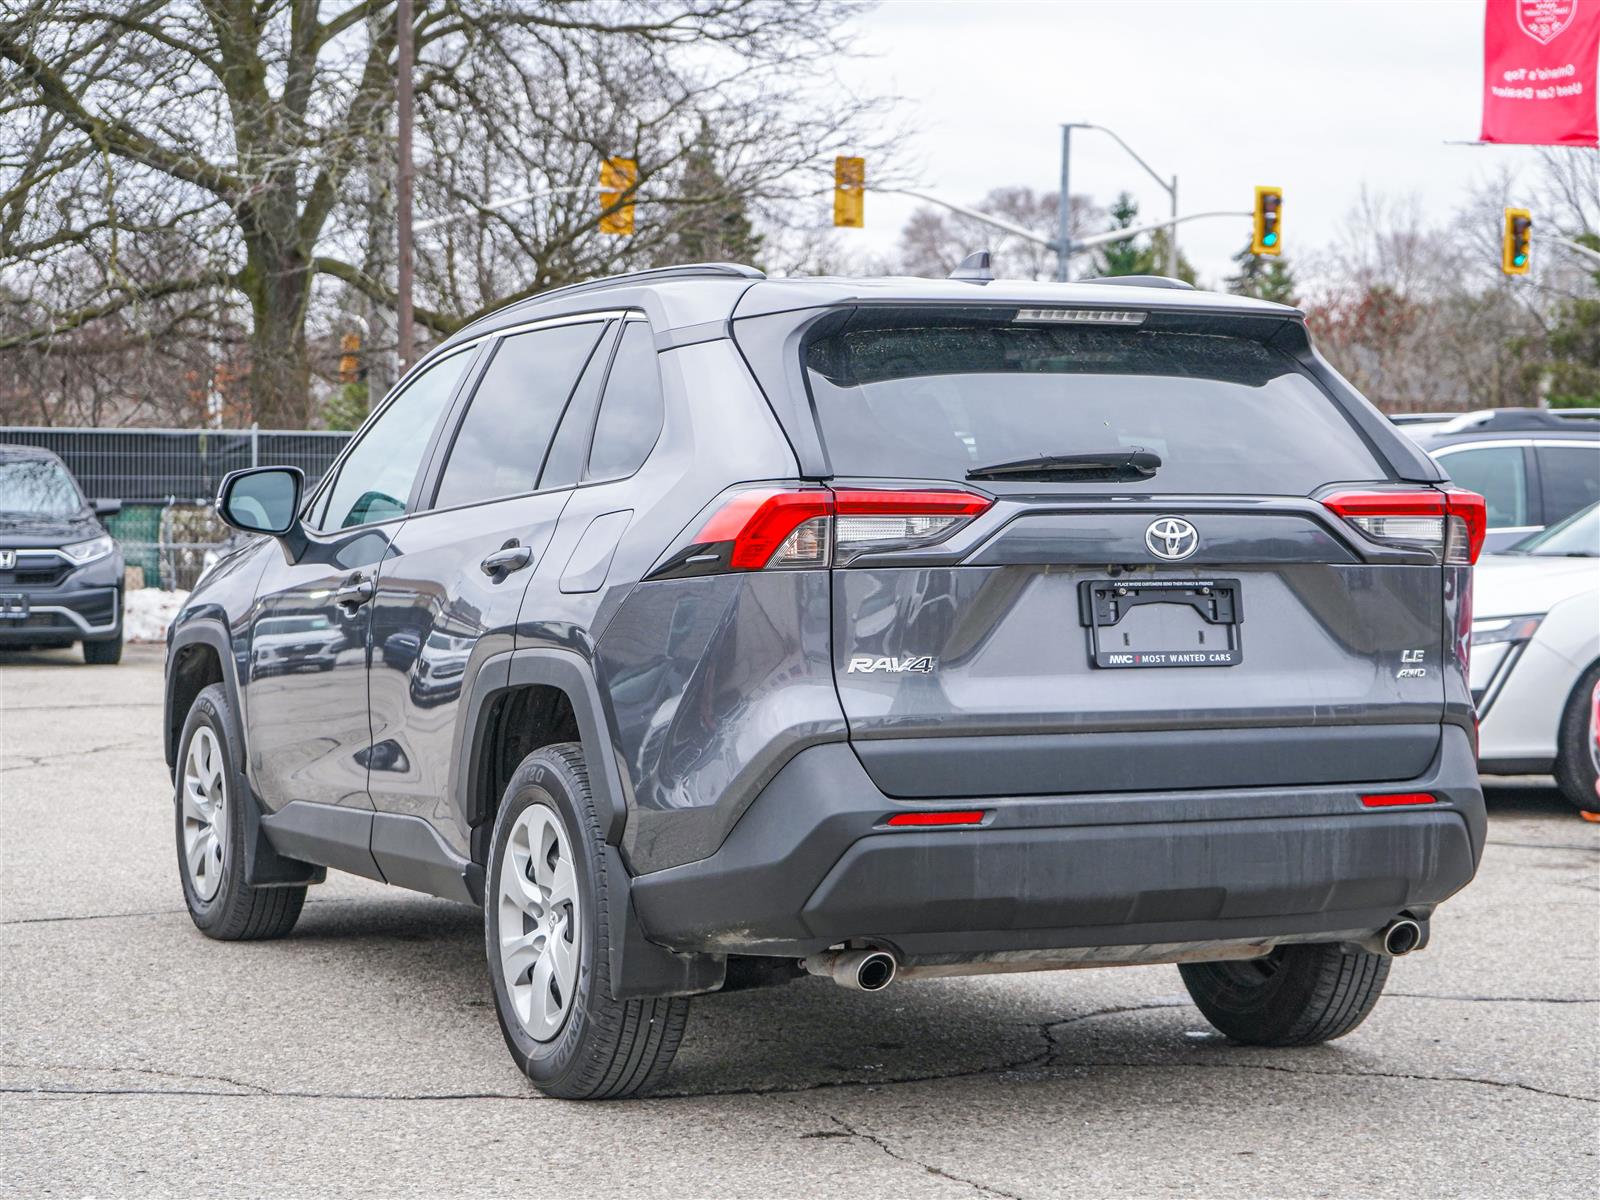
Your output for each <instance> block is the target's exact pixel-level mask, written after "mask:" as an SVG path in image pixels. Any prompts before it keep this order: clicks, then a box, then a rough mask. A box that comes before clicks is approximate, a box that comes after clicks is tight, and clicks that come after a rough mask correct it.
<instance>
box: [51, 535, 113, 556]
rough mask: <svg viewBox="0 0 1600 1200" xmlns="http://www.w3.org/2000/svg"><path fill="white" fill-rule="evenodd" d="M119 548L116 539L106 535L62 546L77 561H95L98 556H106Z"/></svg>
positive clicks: (64, 552) (65, 552)
mask: <svg viewBox="0 0 1600 1200" xmlns="http://www.w3.org/2000/svg"><path fill="white" fill-rule="evenodd" d="M116 548H117V543H116V541H115V540H114V539H112V538H109V537H106V536H104V535H102V536H100V537H96V538H90V539H89V540H88V541H87V542H73V543H72V545H70V546H63V547H61V553H63V554H65V555H66V556H67V557H68V558H70V559H71V560H72V561H73V562H75V563H86V562H93V561H94V560H95V559H97V558H104V557H105V556H106V555H108V554H110V553H111V552H112V551H113V550H115V549H116Z"/></svg>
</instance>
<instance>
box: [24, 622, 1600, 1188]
mask: <svg viewBox="0 0 1600 1200" xmlns="http://www.w3.org/2000/svg"><path fill="white" fill-rule="evenodd" d="M80 663H81V660H80V658H79V657H78V655H77V653H76V652H75V651H73V652H68V651H60V652H52V653H40V654H31V655H29V654H10V655H0V979H3V980H4V983H3V986H0V1193H3V1194H6V1195H50V1196H72V1195H82V1194H95V1195H133V1194H183V1195H192V1194H201V1193H204V1194H213V1195H235V1194H239V1195H243V1194H260V1193H280V1194H281V1193H285V1192H296V1193H312V1194H327V1195H346V1194H357V1193H371V1194H382V1195H430V1196H431V1195H440V1194H509V1193H512V1192H521V1193H526V1194H531V1195H539V1196H562V1195H576V1194H582V1195H585V1196H607V1195H624V1194H626V1195H630V1196H655V1195H662V1196H678V1195H709V1194H716V1195H719V1196H758V1195H761V1196H764V1195H773V1194H778V1193H794V1192H799V1191H802V1190H803V1191H804V1192H805V1193H807V1194H808V1196H810V1197H823V1196H830V1195H836V1194H838V1195H850V1196H863V1195H872V1194H877V1195H887V1196H899V1195H909V1194H913V1193H914V1194H917V1195H927V1196H952V1197H970V1196H1000V1197H1036V1196H1107V1195H1113V1196H1121V1195H1136V1196H1167V1195H1185V1196H1188V1195H1228V1196H1369V1195H1370V1196H1406V1197H1410V1198H1416V1197H1424V1196H1519V1197H1520V1196H1560V1197H1576V1196H1593V1195H1596V1194H1597V1193H1600V1036H1597V1034H1600V1023H1597V1017H1600V826H1595V825H1589V824H1585V823H1584V822H1582V821H1580V820H1579V819H1578V818H1577V817H1576V815H1575V814H1574V813H1573V812H1572V810H1571V809H1570V808H1568V807H1567V806H1566V805H1565V804H1564V803H1563V802H1562V801H1561V799H1560V797H1559V796H1558V795H1557V794H1556V793H1555V791H1554V790H1553V788H1552V787H1551V786H1550V783H1549V781H1548V780H1526V781H1515V782H1514V783H1510V784H1507V785H1504V786H1495V787H1493V788H1492V789H1491V790H1490V799H1489V805H1490V834H1489V839H1490V844H1489V848H1488V851H1487V853H1486V855H1485V858H1484V864H1483V868H1482V872H1481V874H1480V875H1479V878H1478V880H1477V881H1476V883H1475V884H1474V885H1473V886H1472V887H1471V888H1469V889H1468V890H1467V891H1466V892H1465V893H1464V894H1463V895H1461V896H1460V897H1458V898H1456V899H1455V900H1454V901H1452V902H1451V903H1450V904H1448V905H1446V906H1445V907H1444V909H1443V910H1442V911H1441V913H1440V915H1439V916H1438V917H1437V918H1436V920H1435V922H1434V931H1433V944H1432V945H1431V946H1430V948H1429V949H1428V950H1427V951H1425V952H1423V953H1421V954H1417V955H1413V956H1411V957H1409V958H1406V959H1403V960H1399V961H1397V962H1396V964H1395V967H1394V971H1393V974H1392V975H1391V976H1390V980H1389V990H1388V993H1387V995H1386V996H1385V998H1384V999H1383V1000H1382V1001H1381V1002H1380V1004H1379V1005H1378V1008H1377V1010H1376V1011H1375V1013H1374V1014H1373V1016H1372V1017H1371V1018H1370V1019H1369V1020H1368V1021H1367V1023H1366V1024H1365V1025H1364V1026H1363V1027H1362V1028H1360V1029H1359V1030H1357V1031H1356V1032H1355V1033H1354V1034H1352V1035H1351V1036H1350V1037H1348V1038H1345V1039H1344V1040H1342V1041H1339V1042H1334V1043H1331V1044H1330V1045H1327V1046H1323V1047H1318V1048H1314V1049H1308V1050H1295V1051H1261V1050H1253V1049H1245V1048H1241V1047H1237V1046H1231V1045H1229V1044H1228V1043H1227V1042H1225V1041H1223V1040H1222V1039H1220V1038H1218V1037H1216V1036H1214V1035H1213V1034H1211V1033H1210V1032H1209V1031H1208V1029H1207V1027H1206V1025H1205V1023H1204V1021H1203V1020H1202V1018H1201V1017H1200V1015H1199V1013H1198V1012H1197V1011H1196V1010H1195V1009H1194V1008H1193V1007H1192V1006H1191V1005H1190V1004H1189V1003H1188V1000H1187V998H1186V996H1185V995H1184V994H1183V991H1182V987H1181V984H1180V983H1179V980H1178V975H1177V971H1176V969H1175V968H1171V967H1138V968H1121V969H1113V970H1096V971H1071V972H1056V973H1044V974H1038V975H1031V976H1029V975H1023V976H1010V977H997V978H989V979H979V980H949V981H927V982H918V983H908V984H904V985H897V986H895V987H893V988H891V989H889V990H888V991H887V992H885V993H883V994H881V995H876V996H865V995H853V994H851V993H847V992H844V991H842V990H840V989H838V988H835V987H833V986H832V985H831V984H828V983H826V982H824V981H821V980H807V981H805V982H802V983H797V984H794V985H791V986H790V987H788V988H784V989H779V990H774V991H765V992H753V993H742V994H737V995H730V996H727V997H711V998H707V999H704V1000H701V1001H699V1002H697V1007H696V1009H695V1010H694V1012H693V1013H692V1015H691V1017H690V1025H689V1031H688V1035H687V1037H686V1039H685V1042H684V1047H683V1051H682V1053H681V1054H680V1055H679V1057H678V1060H677V1065H676V1067H675V1068H674V1070H673V1072H672V1074H671V1075H670V1076H669V1078H668V1081H667V1084H666V1088H665V1091H664V1093H663V1094H660V1095H658V1096H657V1097H654V1098H651V1099H648V1100H642V1101H631V1102H626V1103H614V1104H601V1105H575V1104H568V1103H563V1102H559V1101H551V1100H545V1099H541V1098H540V1097H539V1096H538V1095H537V1094H536V1093H535V1092H534V1091H533V1089H532V1087H531V1086H530V1085H529V1084H528V1083H527V1081H526V1080H525V1079H523V1078H522V1076H521V1075H520V1074H519V1073H518V1072H517V1071H516V1069H515V1067H514V1066H513V1064H512V1063H511V1060H510V1059H509V1057H508V1056H507V1055H506V1053H505V1049H504V1047H503V1045H502V1043H501V1040H500V1032H499V1029H498V1027H497V1026H496V1023H495V1019H494V1014H493V1010H492V1008H491V1000H490V995H489V986H488V981H487V977H486V974H485V970H484V965H483V942H482V932H481V929H482V927H481V922H480V918H479V915H478V913H477V912H476V910H473V909H469V908H465V907H461V906H457V905H453V904H450V903H447V902H445V901H440V900H433V899H429V898H426V897H422V896H418V895H414V894H412V893H407V892H403V891H398V890H394V889H389V888H386V887H384V886H383V885H381V884H376V883H371V882H368V881H365V880H359V879H354V878H351V877H348V876H334V877H332V878H330V881H329V883H328V884H327V885H325V886H323V887H321V888H318V889H316V890H314V891H313V892H312V898H311V900H310V902H308V904H307V906H306V910H305V914H304V916H303V917H302V918H301V921H300V924H299V926H298V927H297V928H296V930H295V932H294V934H293V935H292V936H291V937H290V938H288V939H287V940H285V941H281V942H275V943H262V944H235V945H224V944H219V943H216V942H212V941H208V940H207V939H206V938H204V937H202V936H201V935H200V934H199V933H198V932H197V931H196V930H195V929H194V927H193V926H192V925H191V924H190V922H189V918H188V917H187V915H186V914H185V913H184V910H183V905H182V899H181V896H180V894H179V888H178V878H177V874H176V867H175V862H174V851H173V833H172V815H171V813H172V810H171V798H170V795H171V788H170V784H169V782H168V778H167V773H166V767H165V765H164V763H163V762H162V759H161V746H160V740H159V734H158V726H159V718H160V712H161V661H160V655H159V650H158V649H157V648H155V647H130V648H129V652H128V655H127V657H126V659H125V660H124V663H123V665H122V666H121V667H117V668H87V667H84V666H82V665H80Z"/></svg>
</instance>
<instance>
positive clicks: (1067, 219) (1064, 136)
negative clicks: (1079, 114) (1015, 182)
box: [1056, 125, 1072, 283]
mask: <svg viewBox="0 0 1600 1200" xmlns="http://www.w3.org/2000/svg"><path fill="white" fill-rule="evenodd" d="M1071 164H1072V126H1071V125H1063V126H1062V127H1061V202H1060V203H1059V204H1058V205H1057V206H1056V208H1057V212H1056V282H1057V283H1066V282H1067V280H1068V279H1069V278H1070V273H1069V270H1068V266H1067V264H1068V263H1070V262H1071V261H1072V193H1071V192H1069V191H1068V190H1067V185H1068V183H1069V181H1070V179H1071V172H1070V170H1069V168H1070V166H1071Z"/></svg>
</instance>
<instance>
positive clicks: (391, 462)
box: [319, 350, 472, 530]
mask: <svg viewBox="0 0 1600 1200" xmlns="http://www.w3.org/2000/svg"><path fill="white" fill-rule="evenodd" d="M470 361H472V352H471V351H470V350H462V351H457V352H456V353H455V354H452V355H450V356H449V357H447V358H442V359H440V360H439V361H438V362H436V363H434V364H433V365H432V366H430V367H428V368H427V369H426V370H424V371H423V372H422V373H421V374H419V375H417V376H416V377H415V378H414V379H412V380H411V381H410V382H409V383H407V384H406V387H405V390H404V391H403V392H401V393H400V394H399V395H398V396H396V397H395V398H394V400H393V401H392V402H391V403H390V404H389V406H388V407H387V408H385V409H384V410H383V411H382V412H381V413H379V414H378V417H377V419H376V420H374V421H373V422H372V424H370V425H368V426H367V427H366V429H365V430H363V431H362V434H361V440H360V441H358V442H357V443H356V444H355V446H354V447H353V448H352V449H351V451H350V453H349V454H348V455H346V456H345V460H344V462H343V464H341V466H340V467H339V477H338V478H337V479H335V480H334V483H333V488H332V491H331V492H330V493H329V497H328V505H327V510H326V514H325V516H324V517H323V519H322V521H321V522H320V526H319V527H320V528H322V529H325V530H332V529H349V528H351V527H352V526H355V525H370V524H372V522H374V521H388V520H391V519H393V518H395V517H402V516H404V515H405V513H406V503H407V500H408V498H409V497H410V495H411V485H412V483H414V482H415V481H416V478H417V470H418V468H420V467H421V466H422V456H423V455H424V454H426V453H427V450H428V442H429V441H430V440H431V439H432V437H433V430H434V426H436V425H437V424H438V423H439V417H440V416H441V415H442V414H443V412H444V409H445V405H447V404H449V403H450V397H451V395H452V394H453V393H454V392H455V390H456V384H457V383H459V382H460V380H461V373H462V372H463V371H465V370H466V369H467V364H468V363H469V362H470Z"/></svg>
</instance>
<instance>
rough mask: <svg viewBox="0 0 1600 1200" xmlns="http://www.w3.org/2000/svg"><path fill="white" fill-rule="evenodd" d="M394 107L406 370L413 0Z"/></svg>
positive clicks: (400, 5)
mask: <svg viewBox="0 0 1600 1200" xmlns="http://www.w3.org/2000/svg"><path fill="white" fill-rule="evenodd" d="M395 8H396V12H395V25H396V29H395V35H396V37H395V40H396V42H397V46H396V55H395V58H396V62H395V74H396V78H395V109H396V116H397V118H398V123H399V130H398V136H397V137H396V139H395V148H396V150H397V152H398V155H399V158H400V169H399V173H398V177H397V179H396V181H395V207H396V210H397V211H396V213H395V227H396V230H397V234H398V237H397V241H398V246H397V251H398V255H397V257H398V259H399V262H398V264H397V267H398V270H397V275H398V279H397V283H398V288H397V291H398V292H399V295H398V297H397V301H396V305H395V307H396V310H397V312H396V320H397V324H398V325H399V342H400V370H401V373H402V374H403V373H404V372H405V371H406V370H407V369H408V368H409V367H410V366H411V363H412V359H413V358H414V356H415V349H416V341H415V338H416V326H415V317H414V314H413V312H412V308H411V278H412V244H411V119H412V117H411V114H412V95H411V75H412V70H411V59H412V38H411V0H398V2H397V3H396V5H395Z"/></svg>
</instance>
